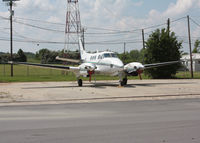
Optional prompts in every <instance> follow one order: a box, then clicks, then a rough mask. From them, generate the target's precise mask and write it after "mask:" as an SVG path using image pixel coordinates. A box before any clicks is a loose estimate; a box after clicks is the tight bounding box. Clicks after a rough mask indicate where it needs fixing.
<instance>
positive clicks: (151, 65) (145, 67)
mask: <svg viewBox="0 0 200 143" xmlns="http://www.w3.org/2000/svg"><path fill="white" fill-rule="evenodd" d="M180 62H181V61H171V62H163V63H154V64H145V65H143V66H144V69H149V68H155V67H161V66H166V65H172V64H178V63H180Z"/></svg>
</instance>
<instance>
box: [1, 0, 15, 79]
mask: <svg viewBox="0 0 200 143" xmlns="http://www.w3.org/2000/svg"><path fill="white" fill-rule="evenodd" d="M15 1H19V0H3V2H7V3H8V5H9V6H10V58H11V59H10V60H11V61H13V25H12V21H13V20H12V17H13V15H14V11H13V10H12V7H13V4H14V2H15ZM10 75H11V77H13V64H12V63H11V72H10Z"/></svg>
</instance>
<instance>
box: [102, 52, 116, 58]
mask: <svg viewBox="0 0 200 143" xmlns="http://www.w3.org/2000/svg"><path fill="white" fill-rule="evenodd" d="M103 56H104V58H117V55H116V54H115V53H105V54H103Z"/></svg>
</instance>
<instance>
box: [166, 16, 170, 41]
mask: <svg viewBox="0 0 200 143" xmlns="http://www.w3.org/2000/svg"><path fill="white" fill-rule="evenodd" d="M167 32H168V37H169V34H170V19H169V18H168V19H167Z"/></svg>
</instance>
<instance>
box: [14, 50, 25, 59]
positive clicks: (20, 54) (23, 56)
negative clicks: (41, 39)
mask: <svg viewBox="0 0 200 143" xmlns="http://www.w3.org/2000/svg"><path fill="white" fill-rule="evenodd" d="M16 61H18V62H26V61H27V57H26V55H25V54H24V51H23V50H22V49H19V50H18V52H17V55H16Z"/></svg>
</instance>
